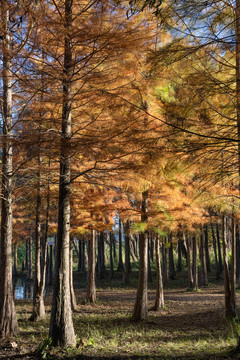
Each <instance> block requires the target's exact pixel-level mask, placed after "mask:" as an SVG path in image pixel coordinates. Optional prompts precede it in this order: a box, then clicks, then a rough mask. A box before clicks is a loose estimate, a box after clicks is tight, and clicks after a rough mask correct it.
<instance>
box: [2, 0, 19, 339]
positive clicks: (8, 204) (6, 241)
mask: <svg viewBox="0 0 240 360" xmlns="http://www.w3.org/2000/svg"><path fill="white" fill-rule="evenodd" d="M10 11H11V6H10V4H9V2H8V1H7V0H3V1H2V2H1V17H2V25H3V27H2V54H3V70H2V73H3V79H2V81H3V111H2V118H3V135H4V141H3V148H2V213H1V247H0V256H1V258H0V336H1V337H6V336H12V335H15V334H16V333H17V331H18V325H17V318H16V313H15V306H14V301H13V294H12V190H13V185H12V176H13V169H12V49H11V42H12V39H11V32H10V28H11V24H10Z"/></svg>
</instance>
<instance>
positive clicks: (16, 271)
mask: <svg viewBox="0 0 240 360" xmlns="http://www.w3.org/2000/svg"><path fill="white" fill-rule="evenodd" d="M13 251H14V259H13V276H17V274H18V266H17V263H18V256H17V244H16V243H14V245H13Z"/></svg>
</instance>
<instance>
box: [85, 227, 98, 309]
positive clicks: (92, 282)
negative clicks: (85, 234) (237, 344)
mask: <svg viewBox="0 0 240 360" xmlns="http://www.w3.org/2000/svg"><path fill="white" fill-rule="evenodd" d="M95 251H96V230H92V234H91V238H90V244H89V260H88V283H87V299H86V301H87V302H91V303H95V302H96V276H95V269H96V259H95Z"/></svg>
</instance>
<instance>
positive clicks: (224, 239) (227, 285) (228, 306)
mask: <svg viewBox="0 0 240 360" xmlns="http://www.w3.org/2000/svg"><path fill="white" fill-rule="evenodd" d="M222 242H223V263H224V289H225V316H226V318H227V319H229V318H232V307H231V289H230V275H229V267H228V254H227V231H226V216H225V215H224V214H223V215H222Z"/></svg>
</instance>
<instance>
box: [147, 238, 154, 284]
mask: <svg viewBox="0 0 240 360" xmlns="http://www.w3.org/2000/svg"><path fill="white" fill-rule="evenodd" d="M149 245H150V239H148V282H149V283H151V282H152V281H153V279H152V271H151V260H150V246H149Z"/></svg>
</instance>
